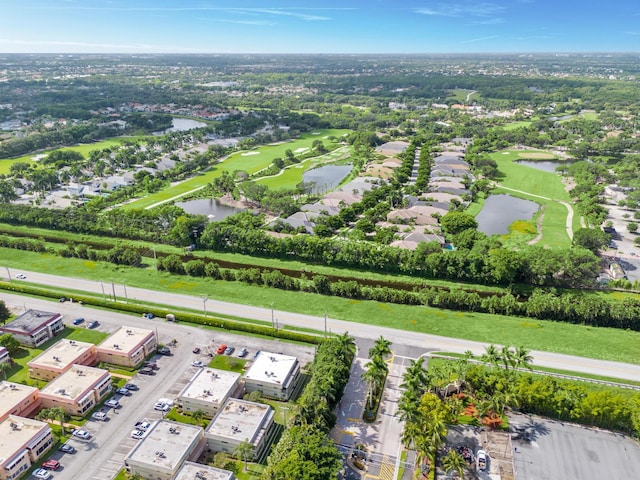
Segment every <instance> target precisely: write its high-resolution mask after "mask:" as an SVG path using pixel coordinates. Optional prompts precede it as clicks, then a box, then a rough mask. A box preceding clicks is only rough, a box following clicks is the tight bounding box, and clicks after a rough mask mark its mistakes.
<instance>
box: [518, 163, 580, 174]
mask: <svg viewBox="0 0 640 480" xmlns="http://www.w3.org/2000/svg"><path fill="white" fill-rule="evenodd" d="M515 163H519V164H520V165H525V166H527V167H531V168H536V169H538V170H543V171H545V172H551V173H556V169H557V168H558V167H562V168H569V166H570V165H571V164H572V163H574V162H573V161H571V160H565V161H559V160H516V161H515Z"/></svg>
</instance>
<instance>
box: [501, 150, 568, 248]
mask: <svg viewBox="0 0 640 480" xmlns="http://www.w3.org/2000/svg"><path fill="white" fill-rule="evenodd" d="M490 157H491V158H492V159H493V160H495V161H496V163H497V164H498V169H499V170H500V172H501V174H502V175H503V177H502V178H500V179H499V184H500V186H502V187H506V188H505V189H504V190H501V189H496V190H495V191H494V193H508V194H509V195H513V196H516V197H520V198H524V199H527V200H533V201H535V202H537V203H538V204H540V205H544V215H543V218H542V239H541V241H540V242H538V245H545V246H548V247H552V248H564V247H568V246H569V245H570V244H571V240H570V238H569V236H568V235H567V232H566V219H567V208H566V207H565V206H564V205H562V204H560V203H558V202H566V203H569V204H571V203H572V202H571V197H570V196H569V194H568V193H567V191H566V189H565V185H564V184H563V183H562V177H561V176H560V175H558V174H556V173H551V172H544V171H542V170H538V169H536V168H532V167H528V166H526V165H521V164H518V163H516V162H515V160H522V159H538V160H541V159H551V158H556V157H555V156H553V155H552V154H550V153H549V152H545V151H540V150H528V151H526V152H525V151H522V150H503V151H500V152H496V153H493V154H491V155H490ZM514 190H517V191H514ZM541 197H544V198H541ZM549 199H551V200H549ZM572 226H573V229H574V231H575V230H577V229H578V228H580V218H579V215H577V214H575V212H574V216H573V222H572Z"/></svg>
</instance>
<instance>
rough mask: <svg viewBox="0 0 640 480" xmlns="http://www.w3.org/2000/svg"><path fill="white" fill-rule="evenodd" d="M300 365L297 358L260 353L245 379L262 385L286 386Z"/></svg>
mask: <svg viewBox="0 0 640 480" xmlns="http://www.w3.org/2000/svg"><path fill="white" fill-rule="evenodd" d="M297 363H298V359H297V358H296V357H291V356H289V355H282V354H280V353H269V352H260V353H259V354H258V357H257V358H256V359H255V360H254V362H253V365H251V367H250V368H249V370H248V371H247V373H246V374H245V376H244V378H245V379H249V380H252V381H254V382H258V383H262V384H268V383H270V384H274V385H280V386H283V385H286V384H287V382H288V380H289V377H290V376H291V375H292V374H293V371H294V368H295V366H296V365H297Z"/></svg>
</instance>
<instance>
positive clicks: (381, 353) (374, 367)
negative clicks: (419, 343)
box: [362, 336, 391, 411]
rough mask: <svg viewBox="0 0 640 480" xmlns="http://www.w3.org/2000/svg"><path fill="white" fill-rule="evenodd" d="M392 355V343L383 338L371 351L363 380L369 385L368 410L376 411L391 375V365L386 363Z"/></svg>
mask: <svg viewBox="0 0 640 480" xmlns="http://www.w3.org/2000/svg"><path fill="white" fill-rule="evenodd" d="M389 355H391V342H390V341H389V340H387V339H385V338H383V337H382V336H381V337H380V338H378V339H377V340H376V341H375V342H374V344H373V347H371V348H370V349H369V362H368V363H367V364H366V365H365V369H366V370H365V371H364V373H363V374H362V380H364V381H365V382H366V383H367V386H368V390H367V405H366V410H368V411H376V410H377V406H378V403H379V401H380V395H381V394H382V389H383V387H384V383H385V381H386V379H387V374H388V373H389V364H388V363H387V362H386V361H385V360H386V358H387V357H388V356H389Z"/></svg>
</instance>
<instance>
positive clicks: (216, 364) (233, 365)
mask: <svg viewBox="0 0 640 480" xmlns="http://www.w3.org/2000/svg"><path fill="white" fill-rule="evenodd" d="M233 353H236V352H233ZM246 363H247V360H244V359H242V358H237V357H233V356H231V355H229V356H227V355H216V356H215V357H213V360H211V361H210V362H209V365H207V366H208V367H211V368H219V369H220V370H228V371H230V372H236V373H242V372H243V371H244V366H245V364H246Z"/></svg>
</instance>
